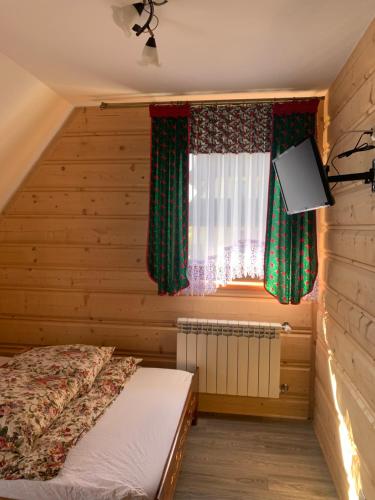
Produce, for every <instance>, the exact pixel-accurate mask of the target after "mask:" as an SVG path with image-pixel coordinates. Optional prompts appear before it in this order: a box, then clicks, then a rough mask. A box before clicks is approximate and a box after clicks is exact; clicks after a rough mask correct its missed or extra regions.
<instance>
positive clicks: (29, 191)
mask: <svg viewBox="0 0 375 500" xmlns="http://www.w3.org/2000/svg"><path fill="white" fill-rule="evenodd" d="M149 152H150V119H149V116H148V108H147V107H138V108H127V109H126V108H119V109H109V110H103V111H101V110H99V109H97V108H80V109H76V110H75V111H74V112H73V114H72V116H71V118H70V120H69V121H68V122H67V124H66V125H65V126H64V128H63V129H62V130H61V132H60V134H59V136H58V137H57V138H56V140H55V141H54V142H53V143H52V144H51V145H50V147H49V148H48V150H47V151H46V152H45V154H44V155H43V157H42V158H41V160H40V161H39V162H38V164H37V165H36V166H35V168H34V170H33V172H32V173H31V175H30V176H29V177H28V178H27V180H26V181H25V182H24V184H23V185H22V186H21V188H20V189H19V191H18V192H17V193H16V195H15V196H14V197H13V199H12V200H11V202H10V203H9V204H8V206H7V207H6V210H5V212H4V214H3V215H2V217H1V218H0V342H1V343H2V344H3V347H2V348H1V346H0V350H1V349H2V350H3V352H5V351H6V352H11V351H12V349H13V350H16V349H17V348H18V347H17V346H22V345H26V344H51V343H66V342H91V343H95V344H107V345H110V344H115V345H117V346H118V347H119V348H121V349H122V350H124V351H126V352H135V353H137V354H138V355H141V356H144V357H145V358H147V359H149V360H150V361H152V362H158V363H159V364H160V365H163V366H173V365H174V363H175V356H176V326H175V325H176V319H177V318H178V317H179V316H183V317H200V318H218V319H238V320H255V321H270V322H284V321H288V322H289V323H290V324H291V325H292V326H293V328H294V329H295V330H294V332H293V333H292V334H290V335H284V336H283V339H282V363H283V366H282V373H281V378H282V380H281V382H282V383H286V384H288V385H289V393H288V394H287V395H285V396H283V397H282V398H281V399H280V402H278V403H277V405H278V406H277V407H275V406H270V407H269V409H264V406H262V404H259V403H257V402H256V401H254V404H253V407H255V406H256V405H257V408H258V410H257V411H258V413H259V412H260V413H262V412H263V413H266V414H280V415H283V416H295V417H298V418H305V417H306V416H307V415H308V411H309V399H310V374H311V370H310V365H311V347H312V335H311V329H312V307H311V304H310V303H303V304H301V305H299V306H285V305H280V304H278V303H277V302H276V301H275V299H273V298H272V297H271V296H269V295H268V294H266V293H265V292H262V291H261V292H259V291H250V292H248V293H244V292H237V291H229V290H228V291H221V292H219V293H218V294H217V295H216V296H213V297H186V296H179V297H159V296H157V294H156V286H155V284H154V283H153V282H152V281H151V280H150V279H149V277H148V275H147V272H146V243H147V224H148V189H149ZM255 399H256V398H255ZM215 404H216V403H215ZM219 404H220V402H219ZM246 404H248V402H247V403H246ZM254 405H255V406H254ZM243 411H245V410H243ZM246 411H247V412H248V410H246ZM250 411H255V410H250Z"/></svg>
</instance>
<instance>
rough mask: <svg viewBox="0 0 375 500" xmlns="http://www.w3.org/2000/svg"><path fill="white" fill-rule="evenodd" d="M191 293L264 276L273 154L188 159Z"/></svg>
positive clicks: (213, 289)
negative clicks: (232, 281)
mask: <svg viewBox="0 0 375 500" xmlns="http://www.w3.org/2000/svg"><path fill="white" fill-rule="evenodd" d="M189 161H190V166H189V169H190V172H189V183H190V185H189V263H188V277H189V281H190V287H189V288H188V289H187V293H190V294H192V295H205V294H209V293H213V292H215V290H216V289H217V287H218V286H221V285H225V284H226V283H228V282H229V281H231V280H233V279H234V278H241V277H253V278H263V259H264V245H265V231H266V218H267V193H268V176H269V166H270V153H239V154H233V153H227V154H217V153H213V154H191V155H190V157H189Z"/></svg>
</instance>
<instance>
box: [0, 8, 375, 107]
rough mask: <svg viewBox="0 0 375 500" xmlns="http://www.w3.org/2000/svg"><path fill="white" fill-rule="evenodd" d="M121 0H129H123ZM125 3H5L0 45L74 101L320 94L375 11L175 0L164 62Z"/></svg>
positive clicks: (165, 14) (164, 11) (163, 11)
mask: <svg viewBox="0 0 375 500" xmlns="http://www.w3.org/2000/svg"><path fill="white" fill-rule="evenodd" d="M123 1H124V0H123ZM111 5H121V0H117V1H116V0H0V51H2V52H3V53H4V54H6V55H7V56H9V57H11V58H12V59H13V60H14V61H15V62H17V63H18V64H19V65H21V66H23V67H24V68H25V69H27V70H28V71H30V72H31V73H33V74H34V75H35V76H36V77H38V78H39V79H40V80H42V81H43V82H45V83H47V84H48V85H49V86H50V87H52V88H53V89H55V90H56V91H57V92H58V93H59V94H61V95H63V96H65V97H66V98H68V99H69V100H71V101H72V102H73V103H76V104H78V103H80V104H83V103H90V102H91V103H97V102H98V101H101V100H103V99H104V100H122V101H124V100H127V99H131V98H135V97H137V98H138V99H139V98H140V97H142V96H145V95H147V96H150V95H184V94H207V93H229V92H253V91H255V90H272V89H280V90H282V91H293V92H296V91H308V90H313V91H317V92H318V93H319V92H320V91H322V90H324V89H326V88H327V87H328V85H329V84H330V83H331V82H332V81H333V79H334V78H335V76H336V75H337V73H338V71H339V70H340V68H341V67H342V65H343V64H344V62H345V60H346V59H347V57H348V56H349V54H350V53H351V51H352V50H353V48H354V46H355V45H356V43H357V42H358V40H359V39H360V37H361V36H362V34H363V32H364V31H365V29H366V27H367V26H368V25H369V23H370V22H371V20H372V18H373V17H374V15H375V0H256V1H255V0H169V2H168V3H167V4H166V5H164V6H162V7H158V8H157V13H158V15H159V17H160V25H159V28H158V30H157V32H156V40H157V43H158V47H159V55H160V60H161V63H162V66H161V67H160V68H155V67H142V66H140V65H139V64H138V62H137V61H138V60H139V58H140V54H141V52H142V48H143V45H144V43H145V37H143V38H142V39H139V38H137V37H135V36H134V37H133V38H130V39H129V38H126V37H125V35H124V33H123V32H122V31H121V30H120V29H119V28H118V26H116V24H115V23H114V21H113V19H112V9H111Z"/></svg>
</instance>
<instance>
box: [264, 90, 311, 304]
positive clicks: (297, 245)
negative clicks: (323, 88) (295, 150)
mask: <svg viewBox="0 0 375 500" xmlns="http://www.w3.org/2000/svg"><path fill="white" fill-rule="evenodd" d="M318 104H319V101H318V99H312V100H310V101H304V102H294V103H279V104H275V105H274V107H273V143H272V158H274V157H275V156H277V155H278V154H280V153H282V152H283V151H285V150H286V149H287V148H289V147H290V146H292V145H293V144H296V143H298V142H300V141H302V140H303V139H305V138H306V137H307V136H309V135H315V115H316V111H317V107H318ZM264 264H265V268H264V275H265V279H264V285H265V289H266V290H267V291H268V292H269V293H271V294H272V295H274V296H275V297H277V299H278V300H279V302H281V303H282V304H289V303H291V304H298V303H299V302H300V300H301V298H302V297H303V296H304V295H307V294H308V293H310V292H311V291H312V289H313V287H314V283H315V279H316V276H317V271H318V259H317V240H316V219H315V211H311V212H305V213H302V214H294V215H287V213H286V211H285V208H284V203H283V199H282V195H281V190H280V185H279V182H278V180H277V178H276V177H275V173H274V169H273V168H271V172H270V182H269V192H268V217H267V236H266V249H265V259H264Z"/></svg>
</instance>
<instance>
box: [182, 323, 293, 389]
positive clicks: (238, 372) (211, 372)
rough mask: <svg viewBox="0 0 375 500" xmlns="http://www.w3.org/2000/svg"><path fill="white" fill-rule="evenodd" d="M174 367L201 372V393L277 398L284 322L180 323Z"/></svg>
mask: <svg viewBox="0 0 375 500" xmlns="http://www.w3.org/2000/svg"><path fill="white" fill-rule="evenodd" d="M177 327H178V333H177V368H178V369H180V370H188V371H194V370H195V368H196V367H197V366H198V367H199V392H206V393H212V394H232V395H238V396H252V397H263V398H278V397H279V395H280V331H281V330H283V329H287V330H290V326H289V325H288V324H286V323H284V324H283V325H281V324H279V323H254V322H249V321H224V320H218V321H216V320H206V319H191V318H179V319H178V320H177Z"/></svg>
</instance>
